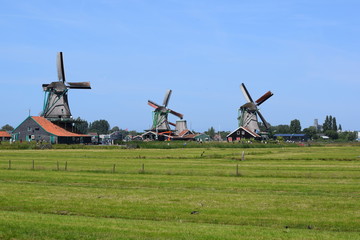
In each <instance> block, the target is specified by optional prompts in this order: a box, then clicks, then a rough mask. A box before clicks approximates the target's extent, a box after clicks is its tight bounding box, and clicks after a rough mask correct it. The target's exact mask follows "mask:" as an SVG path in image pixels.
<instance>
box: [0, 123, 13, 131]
mask: <svg viewBox="0 0 360 240" xmlns="http://www.w3.org/2000/svg"><path fill="white" fill-rule="evenodd" d="M0 130H1V131H9V132H11V131H13V130H14V128H13V127H12V126H10V125H9V124H6V125H4V126H2V127H1V129H0Z"/></svg>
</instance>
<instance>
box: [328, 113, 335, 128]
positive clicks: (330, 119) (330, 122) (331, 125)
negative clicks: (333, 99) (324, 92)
mask: <svg viewBox="0 0 360 240" xmlns="http://www.w3.org/2000/svg"><path fill="white" fill-rule="evenodd" d="M328 130H334V129H333V117H332V116H331V115H330V116H329V123H328Z"/></svg>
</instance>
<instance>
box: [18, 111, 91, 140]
mask: <svg viewBox="0 0 360 240" xmlns="http://www.w3.org/2000/svg"><path fill="white" fill-rule="evenodd" d="M12 137H13V140H15V141H40V142H48V143H52V144H56V143H58V144H78V143H91V136H89V135H85V134H78V133H73V132H69V131H67V130H65V129H63V128H61V127H59V126H57V125H55V124H54V123H52V122H50V121H49V120H47V119H46V118H44V117H33V116H29V117H28V118H26V119H25V121H23V122H22V123H21V124H20V125H19V126H18V127H17V128H15V129H14V131H13V133H12Z"/></svg>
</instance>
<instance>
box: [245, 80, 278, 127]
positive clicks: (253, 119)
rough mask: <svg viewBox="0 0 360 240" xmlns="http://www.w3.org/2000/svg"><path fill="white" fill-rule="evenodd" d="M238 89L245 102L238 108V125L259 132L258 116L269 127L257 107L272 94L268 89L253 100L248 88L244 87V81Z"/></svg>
mask: <svg viewBox="0 0 360 240" xmlns="http://www.w3.org/2000/svg"><path fill="white" fill-rule="evenodd" d="M240 89H241V91H242V93H243V95H244V97H245V99H246V101H247V102H246V103H245V104H244V105H242V106H241V107H240V108H239V117H238V120H239V127H244V128H246V129H248V130H250V131H252V132H254V133H259V132H260V127H259V122H258V117H259V118H260V119H261V121H262V122H263V124H264V126H265V128H266V129H269V127H270V125H269V123H268V122H267V121H266V120H265V118H264V116H263V115H262V114H261V112H260V110H259V108H258V107H259V106H260V105H261V104H263V103H264V102H265V101H266V100H268V99H269V98H270V97H271V96H273V95H274V94H273V93H272V92H270V91H268V92H267V93H265V94H264V95H263V96H261V97H260V98H259V99H258V100H256V101H255V102H254V101H253V99H252V97H251V95H250V94H249V92H248V90H247V89H246V87H245V84H244V83H242V84H241V85H240Z"/></svg>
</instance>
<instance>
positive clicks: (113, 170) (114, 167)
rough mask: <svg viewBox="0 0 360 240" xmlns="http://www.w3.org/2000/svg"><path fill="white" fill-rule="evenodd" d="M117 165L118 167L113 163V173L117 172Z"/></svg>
mask: <svg viewBox="0 0 360 240" xmlns="http://www.w3.org/2000/svg"><path fill="white" fill-rule="evenodd" d="M115 167H116V165H115V164H114V165H113V171H112V172H113V173H115Z"/></svg>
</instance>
